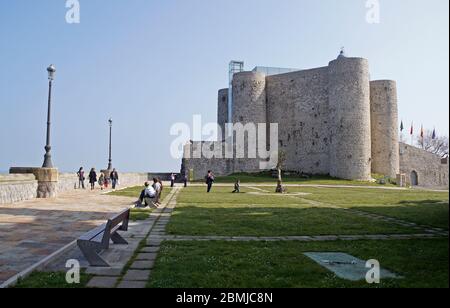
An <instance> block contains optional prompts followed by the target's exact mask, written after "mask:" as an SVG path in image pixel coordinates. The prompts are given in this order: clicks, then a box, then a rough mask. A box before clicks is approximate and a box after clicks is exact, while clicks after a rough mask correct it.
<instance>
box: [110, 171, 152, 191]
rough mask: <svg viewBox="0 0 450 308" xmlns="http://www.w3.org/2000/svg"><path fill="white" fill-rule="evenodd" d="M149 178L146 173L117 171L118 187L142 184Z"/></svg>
mask: <svg viewBox="0 0 450 308" xmlns="http://www.w3.org/2000/svg"><path fill="white" fill-rule="evenodd" d="M148 180H149V174H148V173H119V187H117V188H119V189H120V188H125V187H129V186H142V185H143V184H144V183H145V182H146V181H148Z"/></svg>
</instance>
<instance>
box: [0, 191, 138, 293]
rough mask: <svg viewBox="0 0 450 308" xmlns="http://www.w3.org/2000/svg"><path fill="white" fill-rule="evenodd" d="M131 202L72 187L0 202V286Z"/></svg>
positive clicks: (127, 206) (124, 198)
mask: <svg viewBox="0 0 450 308" xmlns="http://www.w3.org/2000/svg"><path fill="white" fill-rule="evenodd" d="M133 201H135V199H133V198H127V197H113V196H106V195H104V194H102V191H100V190H96V191H93V192H91V191H89V190H74V191H71V192H67V193H63V194H61V195H60V196H59V197H58V198H56V199H34V200H28V201H24V202H20V203H14V204H3V205H0V285H1V284H2V283H3V282H5V281H6V280H8V279H9V278H11V277H12V276H14V275H16V274H18V273H19V272H21V271H23V270H24V269H26V268H28V267H29V266H31V265H33V264H35V263H37V262H39V261H41V260H42V259H44V258H45V257H47V256H48V255H50V254H52V253H54V252H55V251H57V250H59V249H60V248H62V247H64V246H66V245H67V244H69V243H71V242H72V241H74V240H75V239H76V238H78V237H79V236H80V235H81V234H83V233H85V232H87V231H89V230H91V229H93V228H94V227H96V226H98V225H101V224H102V223H104V222H105V221H106V219H107V218H108V217H109V216H111V214H113V213H117V212H119V211H121V210H123V209H125V208H129V207H130V205H131V204H132V202H133Z"/></svg>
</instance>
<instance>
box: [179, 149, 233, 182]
mask: <svg viewBox="0 0 450 308" xmlns="http://www.w3.org/2000/svg"><path fill="white" fill-rule="evenodd" d="M205 145H206V146H208V147H210V148H214V147H216V149H218V148H220V147H221V146H222V145H223V144H222V142H193V143H189V144H187V145H185V147H184V158H183V162H182V164H183V169H184V170H183V171H185V172H187V173H188V174H190V173H191V172H190V171H193V177H194V180H201V179H204V177H205V176H206V174H207V173H208V171H209V170H212V171H213V172H214V174H215V175H217V176H221V175H229V174H231V173H233V159H226V158H221V157H224V156H223V154H224V148H223V147H222V149H221V150H220V151H218V152H217V154H218V157H219V158H217V157H212V158H205V157H204V155H203V154H202V155H201V158H198V156H196V155H195V154H196V153H201V152H200V151H201V149H202V148H203V147H204V146H205ZM219 154H220V155H222V156H220V155H219Z"/></svg>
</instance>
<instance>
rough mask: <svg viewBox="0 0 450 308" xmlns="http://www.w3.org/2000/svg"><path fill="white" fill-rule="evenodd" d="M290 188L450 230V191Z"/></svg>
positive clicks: (331, 201) (329, 201)
mask: <svg viewBox="0 0 450 308" xmlns="http://www.w3.org/2000/svg"><path fill="white" fill-rule="evenodd" d="M289 192H292V193H295V192H303V193H309V194H310V195H306V196H304V197H303V198H305V199H308V200H313V201H319V202H324V203H327V204H333V205H338V206H342V207H346V208H354V209H358V210H362V211H366V212H371V213H375V214H381V215H386V216H391V217H395V218H399V219H404V220H408V221H411V222H415V223H419V224H424V225H430V226H434V227H440V228H444V229H447V230H448V226H449V195H448V193H444V192H430V191H422V190H402V191H398V190H378V189H376V190H375V189H362V188H361V189H360V188H356V189H355V188H352V189H350V188H309V187H306V188H299V187H290V188H289Z"/></svg>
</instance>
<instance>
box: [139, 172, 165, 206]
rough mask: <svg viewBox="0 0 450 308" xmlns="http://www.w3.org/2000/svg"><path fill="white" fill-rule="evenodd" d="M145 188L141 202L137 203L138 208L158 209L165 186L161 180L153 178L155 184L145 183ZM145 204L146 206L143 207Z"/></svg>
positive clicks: (140, 197) (140, 198)
mask: <svg viewBox="0 0 450 308" xmlns="http://www.w3.org/2000/svg"><path fill="white" fill-rule="evenodd" d="M144 186H145V188H144V190H143V191H142V192H141V195H140V196H139V200H138V201H137V203H136V207H137V208H145V207H150V208H158V207H159V206H160V205H161V194H162V191H163V189H164V185H163V183H162V181H161V179H160V178H153V184H152V185H150V183H149V182H145V184H144ZM143 203H144V205H143Z"/></svg>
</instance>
